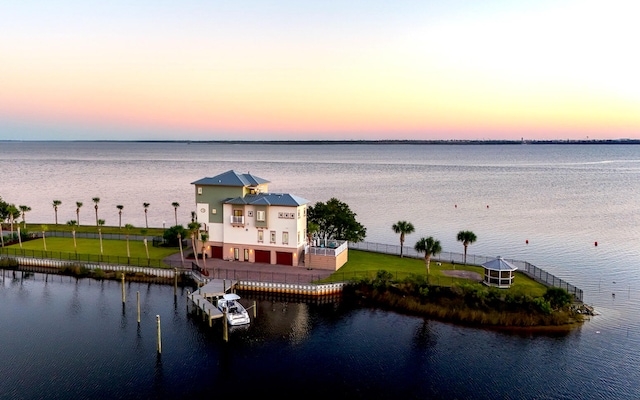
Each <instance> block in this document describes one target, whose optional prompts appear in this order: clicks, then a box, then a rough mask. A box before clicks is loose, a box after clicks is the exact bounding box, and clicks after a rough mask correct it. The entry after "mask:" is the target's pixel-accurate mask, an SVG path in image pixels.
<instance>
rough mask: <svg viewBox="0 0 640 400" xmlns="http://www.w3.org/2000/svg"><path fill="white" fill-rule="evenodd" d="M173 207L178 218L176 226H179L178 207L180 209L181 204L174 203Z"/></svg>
mask: <svg viewBox="0 0 640 400" xmlns="http://www.w3.org/2000/svg"><path fill="white" fill-rule="evenodd" d="M171 205H172V206H173V212H174V214H175V216H176V226H178V207H180V203H178V202H177V201H174V202H173V203H171Z"/></svg>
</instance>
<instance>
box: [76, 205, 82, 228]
mask: <svg viewBox="0 0 640 400" xmlns="http://www.w3.org/2000/svg"><path fill="white" fill-rule="evenodd" d="M80 207H82V202H81V201H76V217H78V226H80Z"/></svg>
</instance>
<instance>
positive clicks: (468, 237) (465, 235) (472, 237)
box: [458, 231, 478, 265]
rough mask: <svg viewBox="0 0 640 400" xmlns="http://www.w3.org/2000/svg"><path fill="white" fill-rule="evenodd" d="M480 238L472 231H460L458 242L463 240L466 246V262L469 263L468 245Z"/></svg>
mask: <svg viewBox="0 0 640 400" xmlns="http://www.w3.org/2000/svg"><path fill="white" fill-rule="evenodd" d="M476 240H478V238H477V237H476V234H475V233H473V232H471V231H460V232H458V242H462V245H463V246H464V264H465V265H467V246H469V245H470V244H471V243H473V242H475V241H476Z"/></svg>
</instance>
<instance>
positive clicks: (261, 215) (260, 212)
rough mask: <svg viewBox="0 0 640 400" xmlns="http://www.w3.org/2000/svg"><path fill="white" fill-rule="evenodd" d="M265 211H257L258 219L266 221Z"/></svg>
mask: <svg viewBox="0 0 640 400" xmlns="http://www.w3.org/2000/svg"><path fill="white" fill-rule="evenodd" d="M264 220H265V218H264V211H256V221H260V222H264Z"/></svg>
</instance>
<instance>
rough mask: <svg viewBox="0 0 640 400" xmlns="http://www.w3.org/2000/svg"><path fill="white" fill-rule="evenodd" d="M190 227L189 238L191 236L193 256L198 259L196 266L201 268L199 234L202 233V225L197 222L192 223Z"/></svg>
mask: <svg viewBox="0 0 640 400" xmlns="http://www.w3.org/2000/svg"><path fill="white" fill-rule="evenodd" d="M187 226H188V228H189V229H188V230H189V236H191V248H192V249H193V256H194V257H195V259H196V265H197V266H200V263H199V262H198V242H197V240H198V233H199V231H200V224H199V223H197V222H190V223H189V225H187Z"/></svg>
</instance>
